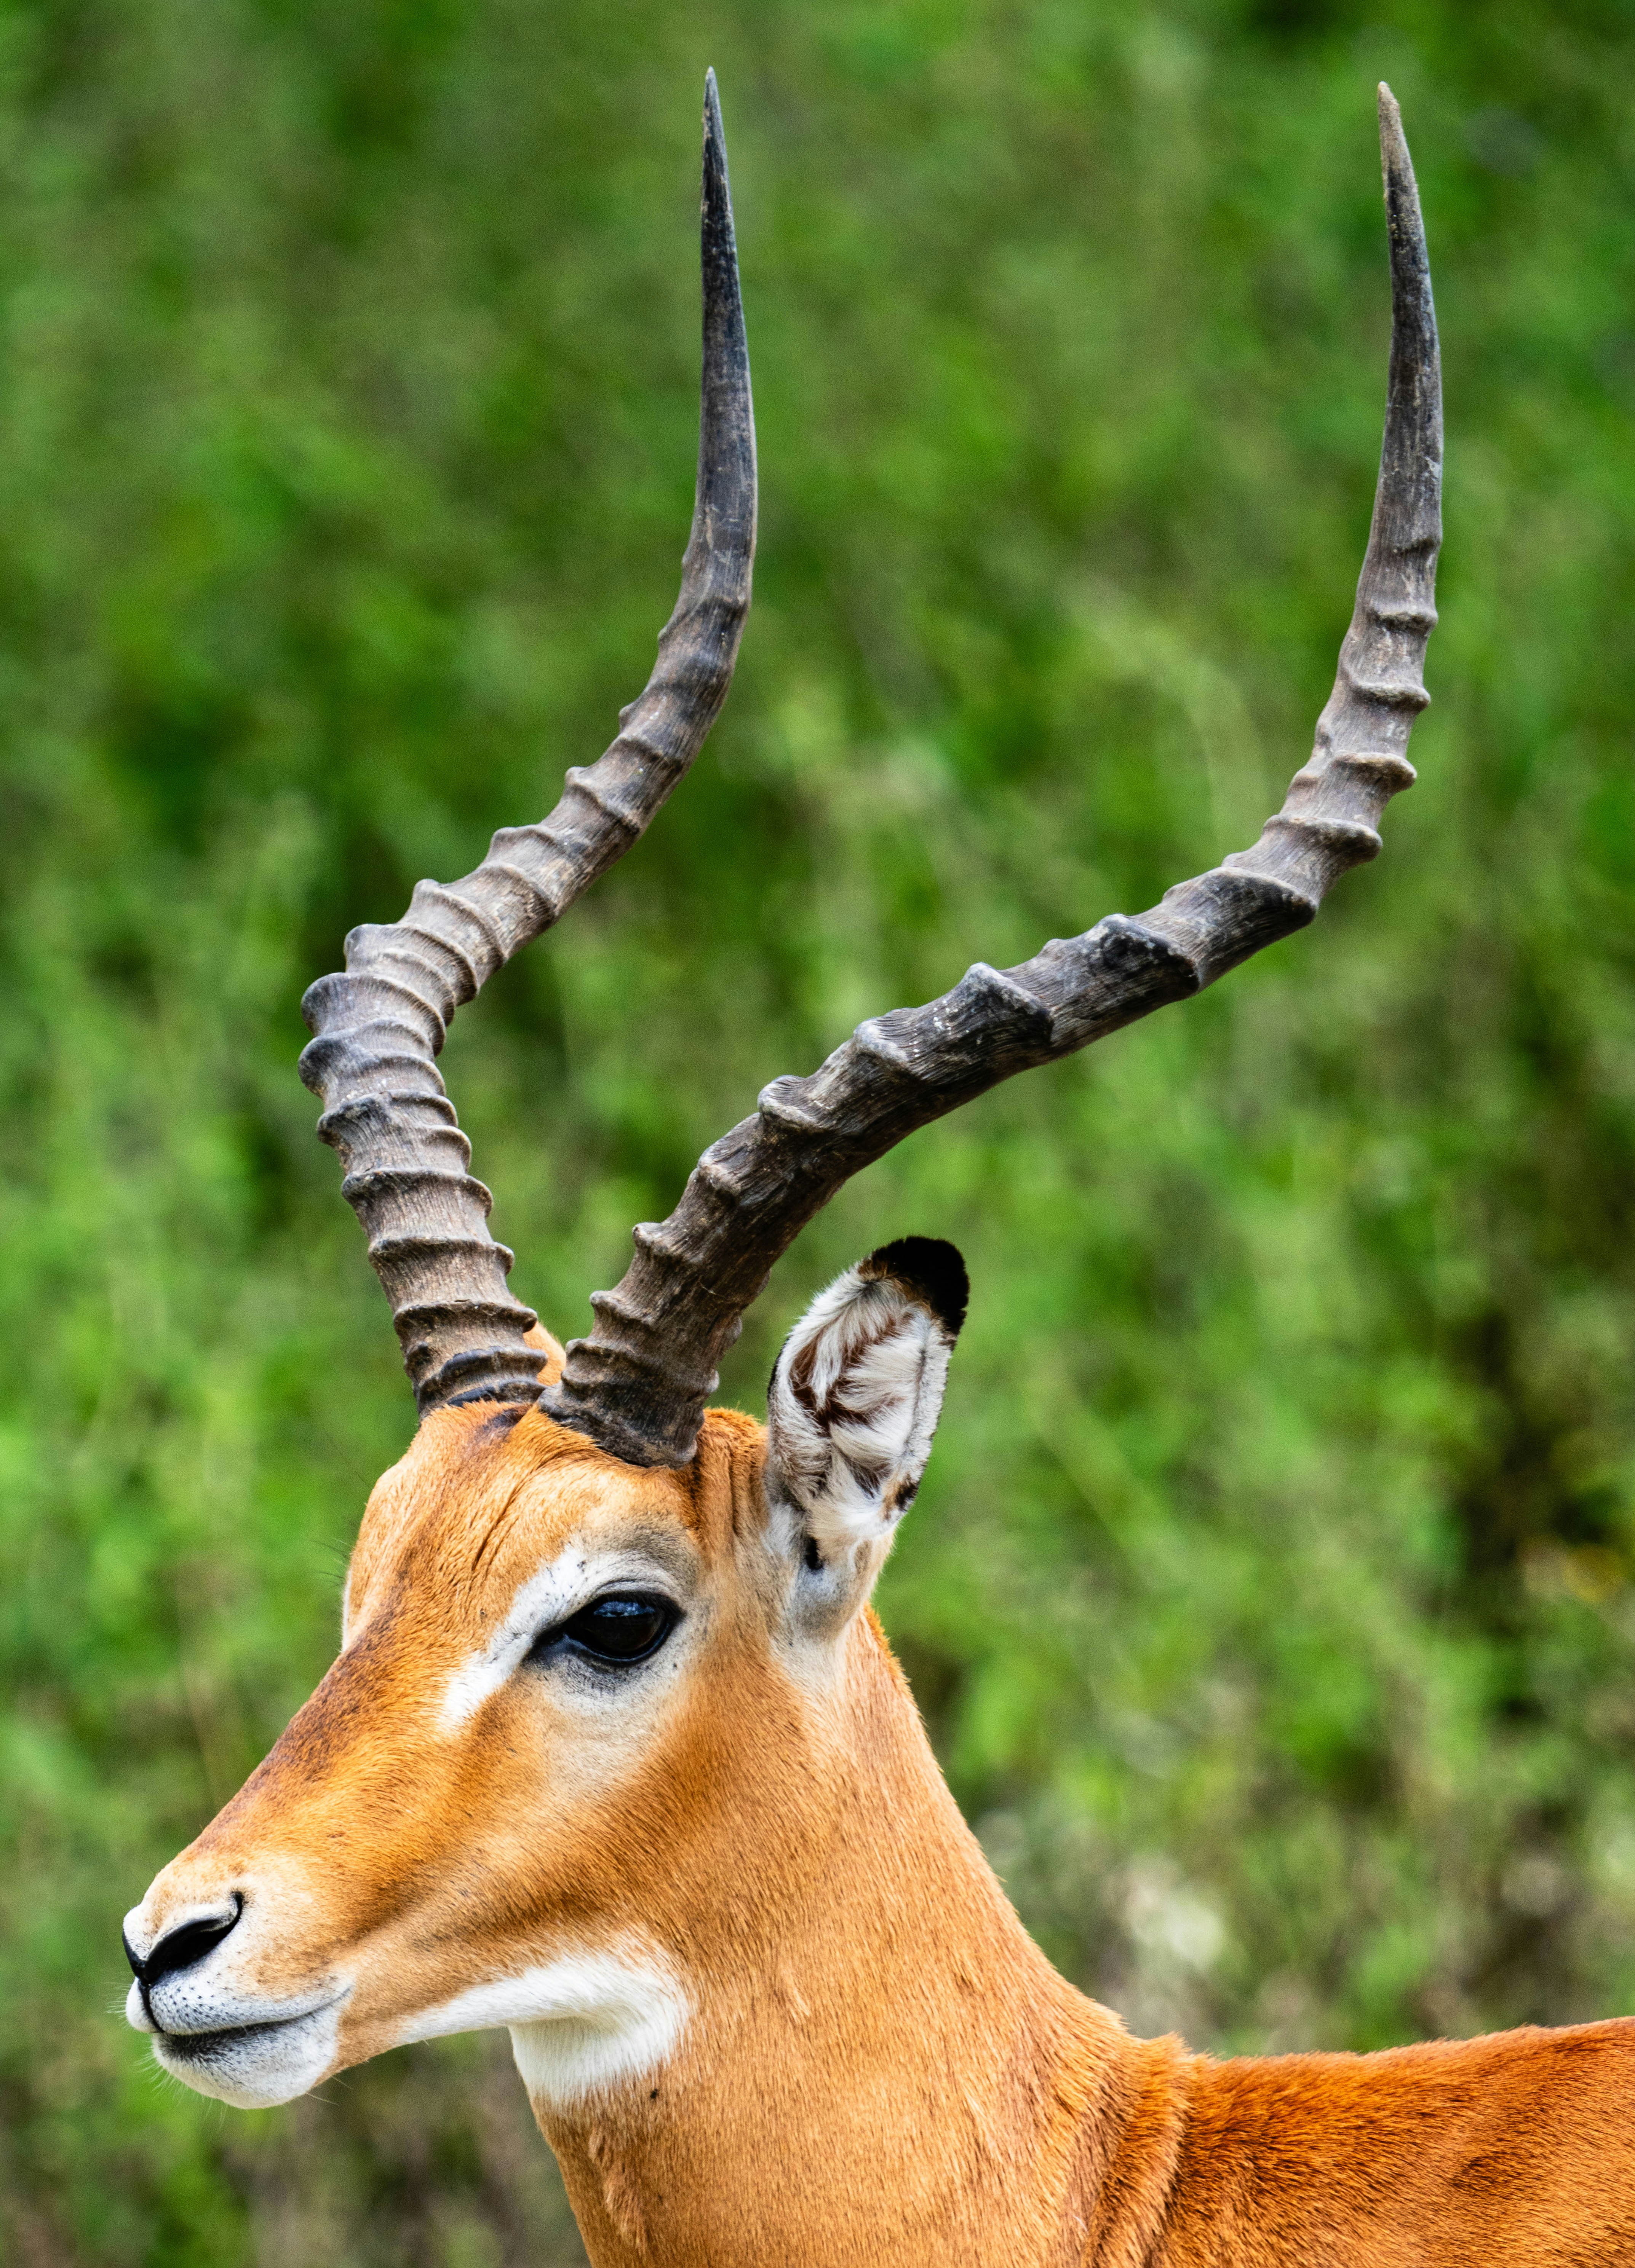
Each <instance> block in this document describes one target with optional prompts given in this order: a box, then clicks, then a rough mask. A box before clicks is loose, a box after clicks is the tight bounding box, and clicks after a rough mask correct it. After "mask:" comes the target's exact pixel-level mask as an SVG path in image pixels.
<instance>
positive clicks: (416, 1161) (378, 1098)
mask: <svg viewBox="0 0 1635 2268" xmlns="http://www.w3.org/2000/svg"><path fill="white" fill-rule="evenodd" d="M700 239H701V256H702V261H703V403H702V408H701V411H700V416H699V426H698V486H697V490H696V497H695V500H694V505H693V529H692V535H691V539H690V540H689V543H688V546H687V551H686V556H685V557H684V558H683V560H682V563H681V596H680V597H679V598H678V599H677V600H676V602H675V611H674V614H673V615H671V617H670V619H669V622H667V624H666V626H665V628H664V630H663V631H662V633H661V634H660V636H659V659H658V662H657V664H656V666H654V669H653V673H652V676H651V677H650V678H649V680H648V681H647V686H646V689H645V690H644V692H643V694H642V696H641V697H640V699H639V700H637V701H635V702H632V703H631V704H630V707H629V708H628V709H627V710H625V711H624V712H623V714H622V716H621V718H620V719H619V725H620V731H619V737H618V739H617V740H615V742H614V743H613V746H612V747H610V748H609V749H608V752H607V754H606V755H603V756H602V757H601V758H600V760H599V761H598V762H596V763H593V764H592V765H591V766H590V767H589V769H588V770H585V771H580V770H573V771H571V772H570V773H569V774H568V778H567V784H566V787H565V789H564V791H563V798H562V800H561V802H560V803H559V804H558V805H557V806H556V810H555V811H553V812H552V813H551V814H550V816H549V819H544V820H541V821H540V822H539V824H538V825H537V826H534V827H505V828H501V829H500V831H499V833H498V834H497V835H496V836H495V837H494V840H493V843H491V845H490V850H489V855H488V857H487V858H485V859H484V860H483V861H482V865H480V866H479V867H478V868H477V869H476V871H475V873H470V874H468V875H467V876H466V877H465V879H464V880H462V881H458V882H450V883H447V884H444V883H440V882H419V883H416V886H415V894H414V897H413V899H412V901H411V902H410V904H409V911H408V912H407V914H405V915H404V917H403V918H402V920H401V921H400V922H393V923H391V924H381V925H376V924H372V923H371V924H365V926H363V927H362V928H360V929H355V930H354V931H353V932H352V933H351V935H350V937H349V938H348V939H347V940H346V969H345V973H344V974H343V975H341V976H324V977H320V979H319V981H318V983H316V984H314V985H313V987H312V988H311V990H309V991H308V993H307V995H306V999H305V1000H304V1001H303V1002H302V1004H301V1006H302V1012H303V1013H304V1014H305V1016H306V1021H307V1025H308V1027H309V1028H310V1029H311V1030H312V1032H313V1034H314V1035H315V1036H314V1037H313V1041H312V1042H311V1044H310V1046H309V1047H308V1048H307V1049H306V1053H305V1054H304V1055H303V1056H302V1057H301V1077H302V1078H303V1079H305V1080H306V1084H307V1086H310V1087H311V1088H312V1089H313V1092H314V1093H315V1094H319V1095H320V1096H321V1097H322V1099H323V1105H324V1111H323V1116H322V1117H321V1118H320V1120H319V1122H318V1131H319V1133H320V1135H321V1137H322V1138H323V1139H324V1140H325V1141H326V1142H328V1143H330V1144H332V1145H333V1146H334V1147H335V1149H337V1150H338V1151H339V1152H340V1153H341V1160H342V1164H343V1166H344V1167H345V1168H346V1180H345V1182H343V1183H342V1192H343V1194H344V1195H345V1197H347V1199H348V1201H349V1202H350V1204H351V1206H352V1208H353V1210H354V1211H356V1213H357V1218H358V1219H359V1220H360V1221H361V1222H362V1223H363V1225H364V1231H365V1234H366V1235H367V1237H368V1239H369V1257H370V1259H371V1260H372V1262H373V1263H374V1267H375V1272H376V1273H377V1275H378V1276H379V1278H380V1283H381V1287H382V1289H383V1290H384V1291H385V1292H386V1295H387V1299H389V1300H391V1302H392V1312H393V1316H394V1321H395V1322H396V1324H397V1335H398V1337H399V1339H400V1341H401V1344H402V1349H403V1365H404V1367H405V1369H406V1370H407V1371H408V1372H409V1376H410V1378H411V1379H412V1380H413V1381H414V1385H415V1394H416V1399H417V1401H418V1403H419V1405H420V1408H421V1410H423V1411H424V1410H430V1409H432V1408H434V1407H435V1406H436V1405H437V1404H438V1403H443V1402H468V1401H475V1400H497V1401H502V1402H518V1401H530V1402H531V1401H533V1400H534V1397H535V1396H536V1395H538V1393H539V1370H540V1355H539V1351H538V1350H537V1349H536V1348H531V1347H530V1346H529V1345H528V1344H527V1332H528V1330H529V1329H531V1328H532V1326H533V1323H534V1314H533V1312H532V1310H531V1309H529V1308H527V1307H524V1306H523V1305H522V1304H521V1302H520V1301H519V1300H514V1299H512V1295H511V1293H510V1292H509V1291H508V1290H507V1289H506V1286H505V1277H506V1274H507V1272H508V1270H510V1267H511V1254H510V1253H509V1252H508V1251H507V1250H506V1249H505V1248H504V1245H503V1244H496V1243H495V1241H494V1240H493V1238H492V1237H491V1236H490V1234H489V1229H488V1213H489V1205H490V1197H489V1193H488V1191H487V1190H486V1189H484V1188H483V1186H482V1182H479V1181H475V1180H474V1179H473V1178H472V1176H471V1174H470V1172H469V1170H468V1168H469V1166H470V1162H471V1145H470V1144H469V1143H468V1141H467V1140H466V1138H465V1136H464V1135H463V1134H462V1133H461V1132H460V1122H459V1120H458V1119H457V1118H456V1117H455V1116H454V1107H453V1104H452V1103H451V1102H450V1101H449V1100H448V1097H447V1095H446V1093H445V1091H444V1086H443V1082H442V1080H441V1079H440V1078H439V1077H438V1071H437V1064H436V1060H435V1058H436V1057H437V1055H438V1050H439V1049H441V1047H442V1045H443V1040H444V1035H445V1034H446V1031H447V1028H448V1022H449V1019H450V1017H451V1016H453V1013H454V1011H455V1009H456V1008H459V1007H460V1006H462V1005H464V1003H465V1002H466V1001H468V1000H470V999H472V998H475V995H476V994H477V992H479V991H480V990H481V989H482V986H483V984H484V983H486V982H487V981H488V979H489V978H490V976H492V975H493V974H494V971H495V970H496V969H497V968H499V967H500V965H501V963H502V962H504V961H509V960H510V958H511V956H512V954H513V953H516V952H517V951H519V948H520V947H521V946H525V945H527V943H528V942H529V940H530V939H533V938H536V937H538V936H540V935H541V932H543V931H545V930H548V929H549V927H550V926H551V924H552V923H553V922H556V921H558V920H560V918H561V917H562V916H563V913H565V912H566V910H567V909H568V908H569V907H570V906H571V904H572V903H573V901H574V900H575V898H577V897H578V895H579V893H580V892H581V891H582V890H585V889H587V888H588V887H590V885H591V883H593V881H595V880H596V879H597V877H598V875H600V874H604V873H606V872H607V871H608V867H609V866H611V865H613V864H614V861H615V859H617V858H621V857H622V855H623V854H624V852H625V851H628V850H629V849H630V845H631V843H634V842H635V841H636V839H637V836H639V835H640V834H641V833H642V831H643V830H644V828H645V827H646V825H647V823H648V821H650V820H651V819H652V816H653V814H654V813H655V812H656V811H657V810H658V809H659V806H660V805H661V804H662V803H663V802H664V799H665V798H666V797H667V795H668V794H669V793H670V791H671V790H672V789H673V788H674V786H675V785H676V784H677V783H678V782H679V781H680V780H681V779H682V778H683V777H685V775H686V772H687V769H688V767H689V764H690V763H691V762H692V761H693V758H694V757H695V756H696V755H697V753H698V751H699V749H700V748H701V747H703V740H704V735H705V733H708V731H709V730H710V727H711V725H712V724H713V723H714V722H715V719H716V716H717V714H718V711H719V709H720V706H721V703H723V702H724V701H725V698H726V689H727V687H728V686H729V685H730V684H731V683H732V681H733V662H734V660H735V659H737V654H738V642H739V639H740V637H741V636H742V633H743V627H744V618H745V616H746V615H747V614H748V611H749V579H750V569H751V565H752V563H753V562H754V559H755V416H754V412H753V409H752V407H751V404H750V398H749V356H748V349H747V348H746V346H745V343H744V311H743V308H742V306H741V305H740V300H739V293H738V254H737V248H736V246H735V244H734V241H733V206H732V199H731V196H730V195H729V193H728V188H727V179H726V144H725V140H724V139H723V136H722V133H721V110H720V105H719V103H718V100H717V98H716V86H715V73H714V72H713V71H711V73H710V74H709V77H708V79H707V80H706V82H705V86H704V128H703V217H702V222H701V231H700Z"/></svg>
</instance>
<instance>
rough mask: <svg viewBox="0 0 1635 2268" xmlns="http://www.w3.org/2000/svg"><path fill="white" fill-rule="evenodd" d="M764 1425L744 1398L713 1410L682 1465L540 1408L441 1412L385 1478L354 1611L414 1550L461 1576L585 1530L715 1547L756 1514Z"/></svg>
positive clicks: (472, 1407)
mask: <svg viewBox="0 0 1635 2268" xmlns="http://www.w3.org/2000/svg"><path fill="white" fill-rule="evenodd" d="M764 1454H765V1451H764V1437H763V1434H762V1428H761V1427H760V1426H759V1425H756V1424H755V1421H754V1419H753V1418H746V1417H744V1416H742V1415H741V1414H740V1412H739V1411H738V1410H708V1411H706V1412H705V1416H704V1422H703V1431H702V1432H701V1433H700V1435H699V1440H698V1449H697V1453H696V1455H695V1457H694V1459H693V1462H692V1463H691V1464H690V1465H688V1466H686V1467H684V1468H683V1469H681V1470H680V1471H674V1470H671V1469H668V1468H666V1467H657V1468H644V1467H641V1466H637V1465H628V1464H625V1463H624V1462H622V1460H621V1459H619V1458H617V1457H613V1456H609V1455H608V1454H607V1452H606V1451H605V1450H602V1449H600V1448H598V1447H596V1445H595V1443H594V1442H593V1441H591V1440H588V1439H587V1438H586V1435H584V1434H583V1433H577V1432H573V1431H572V1430H571V1428H570V1427H568V1426H565V1425H557V1424H556V1422H555V1420H554V1419H552V1418H549V1417H548V1416H547V1415H546V1414H545V1412H544V1411H543V1410H537V1409H534V1410H525V1411H524V1412H523V1413H522V1414H521V1415H520V1416H518V1414H517V1413H516V1411H515V1410H511V1409H504V1410H501V1409H496V1408H495V1407H494V1405H493V1404H491V1403H480V1402H478V1403H464V1404H462V1405H460V1406H459V1407H457V1408H455V1409H452V1410H438V1411H434V1412H433V1413H432V1415H431V1417H429V1418H426V1419H425V1421H424V1422H423V1425H421V1428H420V1430H419V1432H417V1433H416V1436H415V1438H414V1440H413V1441H412V1442H411V1443H410V1444H409V1448H408V1450H407V1452H406V1453H405V1454H404V1455H403V1456H402V1457H401V1458H400V1460H399V1461H398V1462H397V1463H396V1464H395V1465H394V1466H393V1467H392V1469H391V1470H390V1471H389V1472H387V1473H385V1474H383V1475H382V1476H381V1477H380V1479H379V1482H378V1483H377V1484H376V1486H375V1489H374V1491H373V1493H372V1496H371V1497H370V1499H369V1505H368V1508H367V1510H366V1511H365V1514H364V1521H363V1526H362V1528H361V1529H360V1531H359V1534H358V1539H357V1550H356V1551H355V1552H354V1554H353V1557H352V1567H351V1574H350V1594H351V1602H352V1610H353V1612H354V1613H356V1612H357V1609H359V1608H360V1607H361V1605H362V1604H363V1602H364V1600H365V1597H366V1595H367V1594H368V1592H369V1590H370V1587H371V1586H372V1584H373V1582H374V1581H375V1580H376V1579H377V1577H379V1575H381V1574H382V1573H383V1572H385V1571H386V1569H387V1568H388V1567H391V1566H396V1565H401V1564H402V1562H403V1561H404V1560H405V1558H409V1557H412V1558H413V1559H414V1560H415V1561H416V1563H418V1565H420V1566H423V1568H424V1569H425V1570H426V1572H431V1573H432V1574H434V1575H436V1576H437V1577H438V1578H439V1579H440V1580H444V1581H446V1582H448V1583H453V1584H457V1585H464V1584H467V1583H469V1582H470V1581H471V1580H472V1579H473V1578H474V1577H475V1576H477V1575H479V1574H481V1572H482V1571H483V1569H484V1568H485V1567H486V1568H490V1569H493V1568H495V1567H497V1566H498V1565H502V1564H503V1563H504V1562H506V1561H508V1560H510V1559H511V1558H512V1556H513V1554H515V1553H517V1552H521V1553H524V1554H526V1555H527V1556H529V1557H536V1556H537V1555H538V1554H539V1553H540V1552H541V1551H544V1550H550V1549H551V1548H552V1547H553V1546H554V1545H556V1544H558V1543H563V1542H565V1541H566V1539H567V1538H568V1537H569V1536H570V1535H574V1534H575V1533H578V1532H592V1533H597V1532H600V1533H602V1534H611V1533H612V1532H614V1531H618V1532H620V1533H622V1534H623V1535H626V1536H629V1537H630V1539H631V1540H637V1539H638V1538H639V1535H640V1533H641V1531H642V1530H644V1529H645V1530H647V1531H648V1532H649V1534H650V1535H652V1536H653V1537H654V1540H655V1541H656V1540H658V1539H659V1537H660V1536H662V1535H664V1534H665V1533H666V1532H668V1533H669V1534H671V1535H676V1534H678V1532H679V1534H680V1535H686V1536H688V1537H690V1539H691V1541H692V1543H694V1545H695V1546H696V1548H697V1549H698V1550H701V1551H702V1552H703V1554H704V1555H705V1557H714V1556H715V1555H716V1554H717V1553H718V1552H719V1551H721V1550H725V1548H727V1546H728V1545H729V1543H730V1541H731V1539H732V1537H733V1535H734V1534H736V1533H739V1532H740V1531H742V1530H743V1529H744V1528H746V1526H747V1525H748V1523H749V1522H750V1521H751V1520H752V1519H753V1518H754V1517H755V1515H756V1508H757V1506H758V1503H759V1497H760V1489H761V1472H762V1463H763V1462H764Z"/></svg>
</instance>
